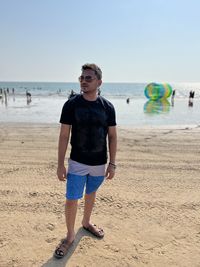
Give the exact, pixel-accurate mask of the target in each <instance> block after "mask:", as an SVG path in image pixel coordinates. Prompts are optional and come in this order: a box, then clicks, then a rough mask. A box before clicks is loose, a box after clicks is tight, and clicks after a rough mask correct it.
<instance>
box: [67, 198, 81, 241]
mask: <svg viewBox="0 0 200 267" xmlns="http://www.w3.org/2000/svg"><path fill="white" fill-rule="evenodd" d="M77 206H78V200H68V199H67V200H66V204H65V219H66V226H67V241H69V242H70V243H71V242H73V241H74V238H75V231H74V226H75V220H76V213H77Z"/></svg>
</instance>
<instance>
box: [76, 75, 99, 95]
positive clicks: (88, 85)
mask: <svg viewBox="0 0 200 267" xmlns="http://www.w3.org/2000/svg"><path fill="white" fill-rule="evenodd" d="M79 81H80V87H81V90H82V91H83V92H84V93H91V92H96V91H97V89H98V88H99V87H100V85H101V83H102V81H101V80H98V79H97V77H96V75H95V72H94V71H93V70H84V71H83V72H82V74H81V76H80V78H79Z"/></svg>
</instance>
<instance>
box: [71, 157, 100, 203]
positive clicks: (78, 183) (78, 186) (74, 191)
mask: <svg viewBox="0 0 200 267" xmlns="http://www.w3.org/2000/svg"><path fill="white" fill-rule="evenodd" d="M104 174H105V165H99V166H89V165H85V164H82V163H79V162H76V161H73V160H71V159H69V161H68V174H67V183H66V198H67V199H69V200H76V199H80V198H82V197H83V193H84V190H85V193H86V194H91V193H93V192H96V191H97V189H98V188H99V187H100V185H101V184H102V183H103V181H104V178H105V176H104Z"/></svg>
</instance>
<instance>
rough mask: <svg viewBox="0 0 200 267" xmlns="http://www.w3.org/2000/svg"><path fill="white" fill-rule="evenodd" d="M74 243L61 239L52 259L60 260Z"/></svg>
mask: <svg viewBox="0 0 200 267" xmlns="http://www.w3.org/2000/svg"><path fill="white" fill-rule="evenodd" d="M73 242H74V241H72V242H69V241H68V240H67V239H66V238H65V239H63V240H62V241H61V242H60V244H59V245H58V246H57V248H56V250H55V252H54V257H55V258H57V259H62V258H63V257H64V256H65V255H66V254H67V252H68V250H69V248H70V246H71V245H72V243H73Z"/></svg>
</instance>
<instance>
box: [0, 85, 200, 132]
mask: <svg viewBox="0 0 200 267" xmlns="http://www.w3.org/2000/svg"><path fill="white" fill-rule="evenodd" d="M146 85H147V83H104V84H103V85H102V87H101V95H102V96H104V97H105V98H107V99H108V100H109V101H111V102H112V103H113V105H114V106H115V109H116V117H117V123H118V125H121V126H130V127H132V126H133V127H143V126H164V125H167V126H176V125H177V126H182V125H184V126H186V125H199V124H200V83H187V84H186V83H174V84H171V85H172V87H173V89H175V90H176V94H175V98H174V101H172V100H171V98H168V99H167V100H160V101H149V100H148V99H147V98H146V97H145V96H144V88H145V86H146ZM0 88H2V90H3V91H4V90H6V91H7V90H8V91H9V93H8V94H7V101H5V98H4V97H2V98H0V123H5V122H16V123H18V122H29V123H30V122H32V123H58V122H59V119H60V113H61V109H62V106H63V104H64V103H65V101H67V99H68V96H69V94H70V92H71V90H73V91H75V92H76V93H79V92H80V88H79V84H78V83H44V82H0ZM12 89H14V93H13V92H12ZM190 90H194V91H195V97H194V101H193V106H189V105H188V97H189V91H190ZM26 91H28V92H30V93H31V101H28V100H27V98H26ZM127 98H129V99H130V101H129V103H127V101H126V100H127Z"/></svg>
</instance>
